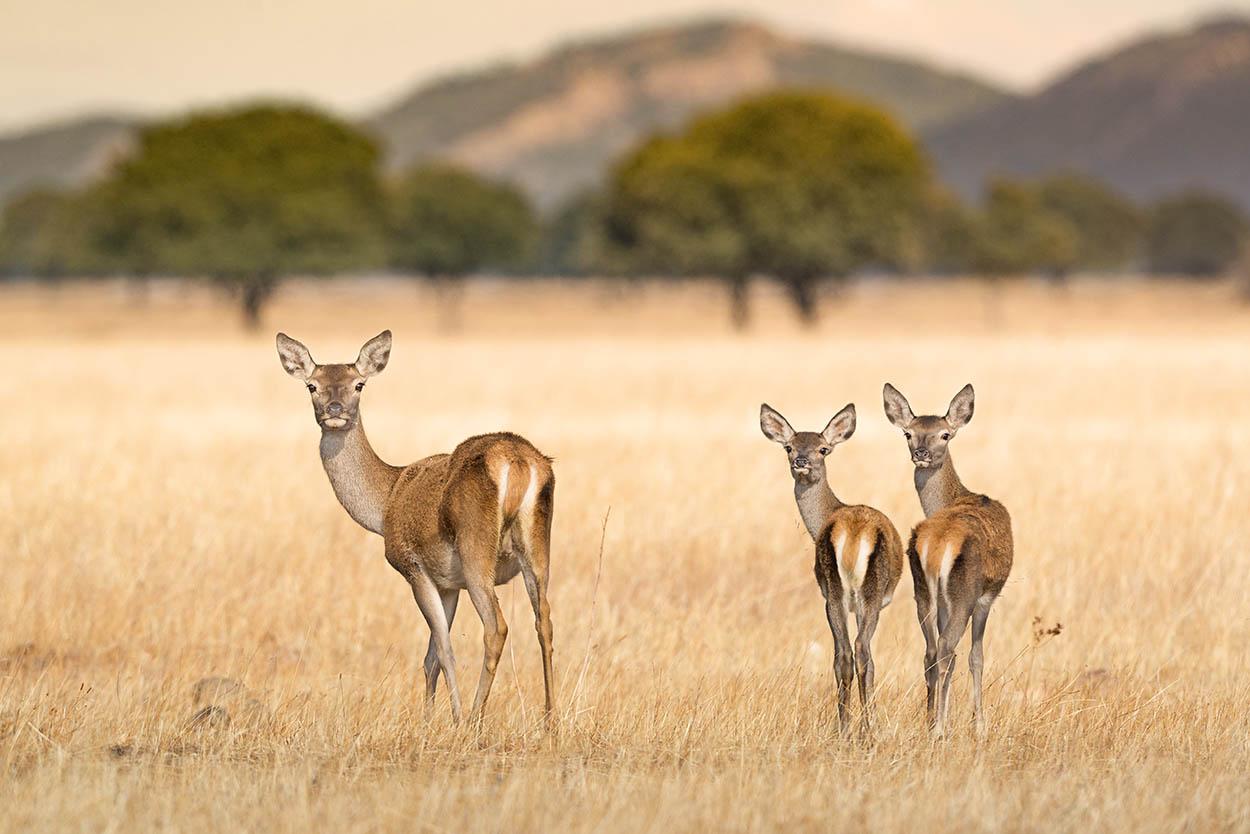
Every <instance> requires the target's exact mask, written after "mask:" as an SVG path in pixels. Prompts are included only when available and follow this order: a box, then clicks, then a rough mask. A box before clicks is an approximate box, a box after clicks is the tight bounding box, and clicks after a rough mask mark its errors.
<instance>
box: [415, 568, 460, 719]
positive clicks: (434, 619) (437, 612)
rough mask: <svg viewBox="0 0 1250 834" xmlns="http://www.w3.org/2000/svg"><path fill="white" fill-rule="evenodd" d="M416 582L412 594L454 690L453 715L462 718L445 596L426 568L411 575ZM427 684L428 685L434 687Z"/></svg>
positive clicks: (444, 675)
mask: <svg viewBox="0 0 1250 834" xmlns="http://www.w3.org/2000/svg"><path fill="white" fill-rule="evenodd" d="M408 583H409V584H410V585H412V596H413V599H415V600H416V601H417V607H418V608H420V609H421V614H422V616H424V617H425V621H426V623H428V624H429V626H430V642H431V643H433V645H434V653H435V654H436V655H437V656H438V665H439V666H440V667H441V668H442V670H443V677H445V678H446V679H447V691H448V692H450V693H451V714H452V717H453V718H454V719H455V720H456V721H459V720H460V688H459V687H458V686H457V685H456V659H455V657H454V656H453V655H452V653H451V626H450V624H449V623H448V622H447V612H446V611H445V610H444V609H443V600H442V596H441V595H440V593H439V590H438V588H437V587H436V586H435V585H434V582H433V581H432V580H431V579H430V577H428V576H426V575H425V573H424V572H423V571H420V570H416V571H413V572H412V574H411V575H410V576H409V577H408ZM432 686H433V684H432V683H427V688H428V687H432Z"/></svg>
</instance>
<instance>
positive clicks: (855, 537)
mask: <svg viewBox="0 0 1250 834" xmlns="http://www.w3.org/2000/svg"><path fill="white" fill-rule="evenodd" d="M855 419H856V418H855V406H854V405H853V404H848V405H847V406H846V407H845V408H843V409H842V410H841V411H839V412H838V413H837V414H835V415H834V417H833V419H831V420H830V421H829V422H828V424H826V426H825V428H824V430H823V431H820V432H796V431H795V430H794V429H793V428H792V427H791V426H790V423H789V422H788V421H787V420H786V418H785V417H783V416H782V415H781V413H780V412H778V411H776V410H774V409H773V408H771V407H769V406H768V405H767V404H765V405H761V406H760V430H761V431H763V433H764V436H765V437H767V438H768V439H769V440H772V441H773V442H774V443H777V444H780V445H781V446H782V448H783V449H784V450H785V452H786V460H787V462H788V463H789V465H790V474H791V477H792V478H793V479H794V500H795V503H796V504H797V505H798V508H799V515H800V516H801V517H802V519H803V524H804V526H805V527H807V530H808V532H809V533H810V534H811V536H812V539H813V540H814V541H815V543H816V566H815V572H816V583H817V585H819V586H820V592H821V594H822V595H823V596H824V598H825V617H826V619H827V620H828V621H829V630H830V632H832V634H833V667H834V675H835V677H836V678H837V682H838V720H839V723H840V724H841V726H842V729H843V730H845V729H846V728H847V726H848V724H849V709H850V692H851V684H852V682H853V681H854V680H855V678H856V676H858V678H859V698H860V704H861V706H862V708H863V714H862V719H863V727H864V730H865V731H867V730H868V729H869V726H870V710H871V704H872V692H873V681H874V678H875V667H874V664H873V660H872V636H873V633H874V632H875V631H876V628H877V621H878V618H879V617H880V615H881V609H882V608H884V607H885V606H886V605H888V604H889V602H890V599H891V598H892V597H893V595H894V589H895V587H896V586H897V585H898V579H899V575H900V574H901V573H902V572H903V542H902V540H901V539H900V538H899V535H898V530H896V529H895V527H894V525H893V524H892V523H891V522H890V519H888V518H886V516H885V514H884V513H882V512H880V511H878V510H875V509H873V508H872V507H867V506H863V505H854V506H851V505H847V504H843V503H842V502H841V501H839V500H838V497H837V496H836V495H834V494H833V490H832V489H830V488H829V481H828V477H827V475H826V471H825V470H826V467H825V460H826V459H827V457H828V456H829V455H830V453H831V452H832V451H833V450H834V448H835V447H836V446H837V445H838V444H840V443H844V442H846V441H847V440H848V439H850V437H851V435H853V434H854V433H855ZM839 542H842V546H841V552H840V553H839ZM865 542H868V543H869V544H870V548H869V550H868V552H867V553H862V552H861V550H862V545H863V543H865ZM861 559H864V560H866V562H865V563H863V564H861V563H860V560H861ZM844 576H845V577H846V578H847V583H843V577H844ZM861 577H862V580H861V581H859V582H858V584H855V580H857V579H860V578H861ZM852 613H853V614H854V615H855V621H856V626H857V632H856V635H855V645H854V647H852V645H851V637H850V630H849V627H848V624H847V618H848V617H849V616H850V615H851V614H852Z"/></svg>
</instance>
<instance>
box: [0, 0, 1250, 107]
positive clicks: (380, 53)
mask: <svg viewBox="0 0 1250 834" xmlns="http://www.w3.org/2000/svg"><path fill="white" fill-rule="evenodd" d="M1220 10H1240V11H1242V12H1247V11H1250V0H1224V2H1217V3H1214V4H1211V5H1207V4H1206V3H1205V2H1203V1H1202V0H1200V2H1196V3H1195V2H1192V0H1084V2H1080V1H1079V0H738V2H731V3H723V2H722V3H717V2H704V0H629V2H624V3H621V2H611V3H608V2H594V0H512V2H487V0H449V2H438V3H432V2H426V1H425V0H420V1H419V2H409V3H404V2H398V0H209V2H205V1H204V0H196V2H190V1H189V0H0V131H8V130H12V129H15V128H20V127H23V126H27V125H30V124H33V123H37V122H41V121H46V120H50V119H60V118H64V117H69V116H73V115H78V114H81V113H84V112H99V111H122V112H128V113H137V114H161V113H168V112H174V111H178V110H181V109H184V108H187V107H192V106H204V105H211V104H216V103H220V102H222V101H226V100H230V99H239V98H249V97H252V98H256V97H273V96H284V97H285V96H290V97H295V98H299V99H304V100H309V101H312V102H316V103H319V104H321V105H324V106H327V107H330V108H332V109H335V110H337V111H338V112H340V113H343V114H346V115H361V114H364V113H367V112H369V111H371V110H372V109H373V108H375V107H378V106H379V105H382V104H384V103H386V102H388V101H390V100H391V99H392V98H393V97H395V96H397V95H399V94H401V93H403V92H405V91H406V90H408V89H409V88H410V87H411V86H412V85H413V84H414V83H416V82H418V81H421V80H425V79H428V78H430V77H432V76H435V75H439V74H443V73H446V72H449V71H453V70H461V69H472V68H475V67H478V66H481V65H482V64H484V63H493V62H498V61H503V60H524V59H527V58H532V57H535V56H537V55H538V54H540V53H541V52H542V51H544V50H545V49H546V48H548V47H550V46H552V45H554V44H557V43H560V42H561V41H564V40H567V39H570V38H577V37H584V36H588V35H596V34H605V33H611V32H613V31H614V30H617V29H619V28H621V27H632V26H640V25H645V24H649V23H654V22H672V21H674V20H682V19H688V18H694V17H700V16H710V15H714V14H715V15H734V16H742V17H749V18H753V19H757V20H760V21H762V22H764V23H767V24H771V25H774V26H776V27H778V28H779V29H781V30H782V31H785V32H788V33H790V34H795V35H800V36H802V35H807V36H812V37H821V38H828V39H832V40H836V41H839V42H842V43H846V44H850V45H855V46H861V47H868V48H872V49H878V50H883V51H889V52H896V53H905V54H911V55H915V56H917V57H921V58H925V59H928V60H930V61H932V62H934V63H936V64H939V65H941V66H945V67H948V68H956V69H964V70H968V71H971V72H974V73H976V74H979V75H982V76H984V77H986V78H989V79H992V80H996V81H998V82H1000V83H1004V84H1007V85H1010V86H1013V87H1015V88H1017V89H1028V88H1029V87H1032V86H1036V85H1038V84H1041V83H1042V82H1044V81H1045V80H1046V79H1047V78H1049V77H1050V76H1051V75H1053V74H1054V73H1056V72H1059V71H1062V70H1064V69H1066V68H1067V67H1068V66H1069V64H1070V62H1072V61H1073V60H1076V59H1079V58H1083V57H1085V56H1088V55H1090V54H1092V53H1097V52H1103V51H1106V50H1107V49H1108V48H1109V47H1111V46H1114V45H1116V44H1118V43H1120V42H1123V41H1124V40H1126V39H1129V38H1132V37H1134V36H1136V35H1139V34H1141V33H1143V32H1147V31H1150V30H1152V29H1159V28H1167V27H1172V26H1176V25H1181V24H1185V23H1188V22H1191V21H1193V20H1195V19H1197V18H1202V17H1207V16H1210V15H1211V14H1213V13H1215V12H1218V11H1220Z"/></svg>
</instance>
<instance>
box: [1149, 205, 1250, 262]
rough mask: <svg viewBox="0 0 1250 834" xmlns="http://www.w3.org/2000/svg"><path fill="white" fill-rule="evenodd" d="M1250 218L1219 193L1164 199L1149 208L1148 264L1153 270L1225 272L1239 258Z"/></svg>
mask: <svg viewBox="0 0 1250 834" xmlns="http://www.w3.org/2000/svg"><path fill="white" fill-rule="evenodd" d="M1246 231H1247V226H1246V217H1245V215H1244V214H1242V213H1241V210H1240V209H1238V208H1237V206H1236V205H1234V204H1233V203H1231V202H1229V201H1228V200H1225V199H1224V198H1222V197H1219V196H1217V195H1214V194H1207V193H1203V192H1200V191H1191V192H1187V193H1184V194H1179V195H1177V196H1175V197H1171V198H1169V199H1165V200H1163V201H1162V202H1160V203H1159V204H1158V205H1156V206H1155V207H1154V209H1153V210H1152V211H1151V212H1150V220H1149V223H1148V226H1147V230H1146V262H1147V265H1148V267H1149V269H1150V271H1151V272H1154V273H1166V274H1180V275H1221V274H1223V273H1225V272H1227V271H1228V269H1229V268H1230V267H1231V266H1232V265H1233V263H1234V262H1235V261H1236V260H1237V258H1238V256H1239V255H1240V254H1241V250H1242V246H1243V244H1244V242H1245V239H1246Z"/></svg>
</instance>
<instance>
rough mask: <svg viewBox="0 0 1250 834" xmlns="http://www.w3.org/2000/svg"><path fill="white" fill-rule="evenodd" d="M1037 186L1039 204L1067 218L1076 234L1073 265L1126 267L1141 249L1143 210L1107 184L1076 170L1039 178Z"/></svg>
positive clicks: (1097, 269) (1102, 269)
mask: <svg viewBox="0 0 1250 834" xmlns="http://www.w3.org/2000/svg"><path fill="white" fill-rule="evenodd" d="M1037 190H1038V200H1039V202H1040V204H1041V207H1042V208H1043V209H1044V210H1046V211H1048V212H1051V213H1053V214H1054V215H1056V216H1058V217H1061V218H1063V219H1064V220H1066V221H1067V222H1068V224H1069V226H1070V227H1071V229H1072V231H1073V232H1074V233H1075V235H1076V240H1075V246H1076V249H1075V252H1073V265H1074V266H1076V267H1078V268H1080V269H1088V270H1095V271H1106V270H1116V269H1125V268H1127V267H1128V266H1129V265H1130V264H1131V263H1132V262H1133V259H1134V258H1135V257H1136V256H1137V254H1138V253H1139V251H1140V250H1141V243H1142V232H1143V229H1144V220H1143V218H1142V213H1141V212H1140V211H1138V209H1137V207H1136V206H1134V205H1133V204H1132V203H1131V202H1129V200H1128V199H1127V198H1125V197H1124V196H1123V195H1121V194H1119V193H1117V192H1115V191H1113V190H1112V189H1111V188H1110V187H1108V186H1106V185H1104V184H1103V183H1101V182H1099V181H1097V180H1094V179H1091V178H1089V177H1084V176H1080V175H1078V174H1060V175H1057V176H1053V177H1050V178H1048V179H1044V180H1042V181H1041V182H1039V183H1038V184H1037Z"/></svg>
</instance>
